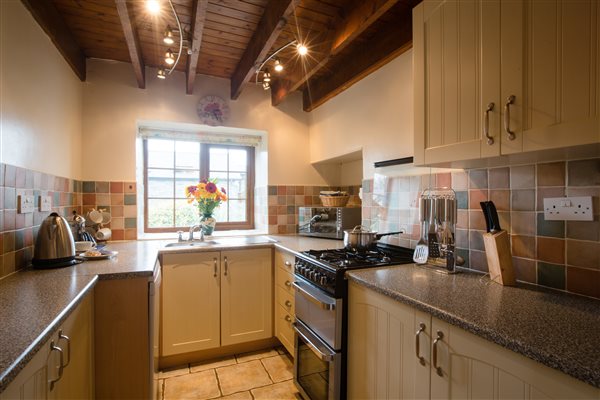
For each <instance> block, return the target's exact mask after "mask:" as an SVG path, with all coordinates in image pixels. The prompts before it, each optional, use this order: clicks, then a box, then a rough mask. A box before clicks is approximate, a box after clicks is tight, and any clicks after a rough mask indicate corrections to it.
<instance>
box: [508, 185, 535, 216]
mask: <svg viewBox="0 0 600 400" xmlns="http://www.w3.org/2000/svg"><path fill="white" fill-rule="evenodd" d="M511 195H512V196H511V197H512V200H511V209H512V211H535V190H533V189H527V190H513V191H512V192H511Z"/></svg>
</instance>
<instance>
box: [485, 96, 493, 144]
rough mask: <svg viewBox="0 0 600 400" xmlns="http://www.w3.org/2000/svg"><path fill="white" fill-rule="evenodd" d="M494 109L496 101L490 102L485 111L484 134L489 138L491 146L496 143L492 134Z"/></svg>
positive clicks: (488, 141) (488, 142)
mask: <svg viewBox="0 0 600 400" xmlns="http://www.w3.org/2000/svg"><path fill="white" fill-rule="evenodd" d="M493 109H494V103H489V104H488V105H487V108H486V109H485V111H484V112H483V134H484V135H485V137H486V138H487V144H488V145H489V146H491V145H493V144H494V138H493V137H492V136H490V111H492V110H493Z"/></svg>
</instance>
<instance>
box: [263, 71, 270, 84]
mask: <svg viewBox="0 0 600 400" xmlns="http://www.w3.org/2000/svg"><path fill="white" fill-rule="evenodd" d="M263 82H271V73H270V72H269V70H268V69H265V72H263Z"/></svg>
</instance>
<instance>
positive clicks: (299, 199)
mask: <svg viewBox="0 0 600 400" xmlns="http://www.w3.org/2000/svg"><path fill="white" fill-rule="evenodd" d="M294 203H295V204H296V205H297V206H304V195H301V194H297V195H295V196H294Z"/></svg>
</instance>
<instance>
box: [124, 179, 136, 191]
mask: <svg viewBox="0 0 600 400" xmlns="http://www.w3.org/2000/svg"><path fill="white" fill-rule="evenodd" d="M123 189H124V191H125V193H136V184H135V182H125V184H124V185H123Z"/></svg>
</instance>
